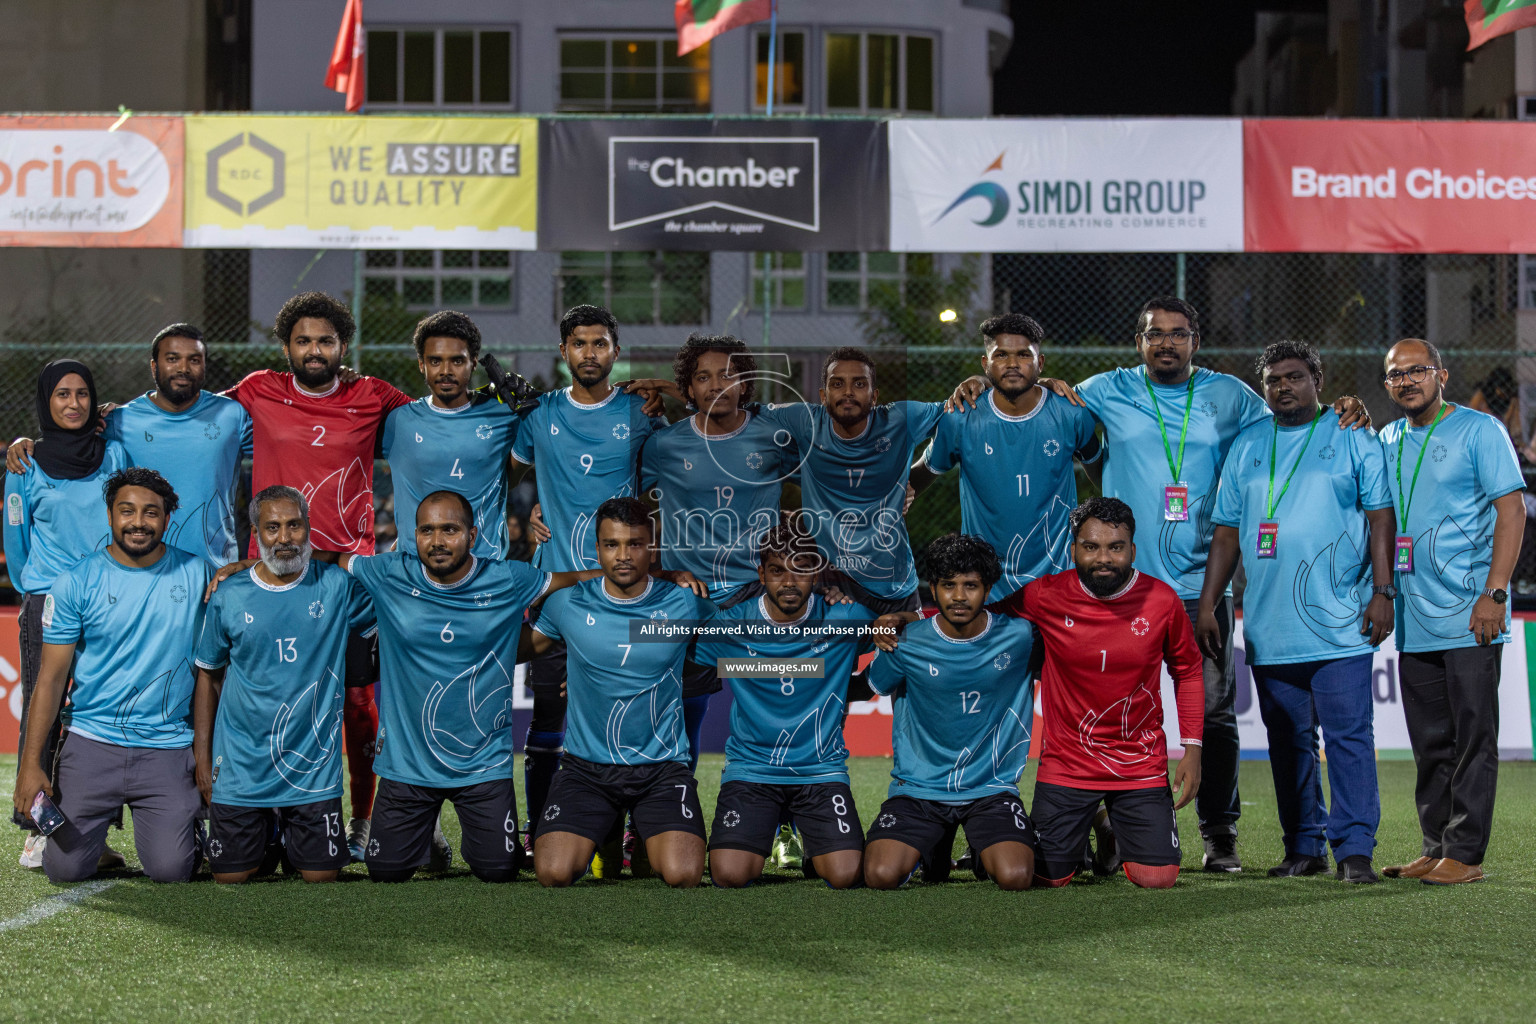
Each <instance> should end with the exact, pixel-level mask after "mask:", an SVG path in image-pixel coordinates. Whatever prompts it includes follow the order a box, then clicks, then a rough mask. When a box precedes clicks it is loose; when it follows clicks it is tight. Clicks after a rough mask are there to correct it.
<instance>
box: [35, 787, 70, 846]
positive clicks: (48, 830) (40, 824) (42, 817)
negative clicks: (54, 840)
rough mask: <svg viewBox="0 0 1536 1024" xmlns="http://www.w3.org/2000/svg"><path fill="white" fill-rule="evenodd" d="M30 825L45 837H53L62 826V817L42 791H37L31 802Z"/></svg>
mask: <svg viewBox="0 0 1536 1024" xmlns="http://www.w3.org/2000/svg"><path fill="white" fill-rule="evenodd" d="M32 824H33V825H35V826H36V827H37V831H38V832H39V833H41V834H42V835H45V836H51V835H53V833H54V832H55V831H56V830H57V829H58V827H59V826H60V825H62V824H64V815H62V814H60V813H59V809H58V808H57V807H55V806H54V804H53V801H52V800H50V799H48V794H47V793H44V792H43V791H42V790H38V791H37V797H36V799H34V800H33V801H32Z"/></svg>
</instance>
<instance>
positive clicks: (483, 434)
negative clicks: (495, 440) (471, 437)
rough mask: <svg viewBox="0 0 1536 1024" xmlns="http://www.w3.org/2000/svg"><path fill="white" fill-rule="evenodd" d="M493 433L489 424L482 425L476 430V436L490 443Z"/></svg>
mask: <svg viewBox="0 0 1536 1024" xmlns="http://www.w3.org/2000/svg"><path fill="white" fill-rule="evenodd" d="M491 433H492V431H491V425H490V424H489V423H482V424H480V425H479V426H478V427H476V428H475V436H476V437H478V438H479V439H480V440H482V441H489V440H490V439H491Z"/></svg>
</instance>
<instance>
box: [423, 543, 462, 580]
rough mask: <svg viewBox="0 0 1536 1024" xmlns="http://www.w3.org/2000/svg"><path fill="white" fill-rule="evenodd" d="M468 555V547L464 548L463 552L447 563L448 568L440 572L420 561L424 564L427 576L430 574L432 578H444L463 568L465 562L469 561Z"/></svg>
mask: <svg viewBox="0 0 1536 1024" xmlns="http://www.w3.org/2000/svg"><path fill="white" fill-rule="evenodd" d="M469 556H470V551H469V549H468V548H465V549H464V554H462V555H460V556H459V557H458V558H455V559H454V560H453V562H452V563H450V564H449V566H448V568H446V569H444V570H442V571H441V572H438V571H435V570H433V568H432V566H430V565H427V563H426V562H425V561H423V562H422V565H423V566H426V570H427V575H428V576H431V577H432V578H434V579H439V580H445V579H447V578H448V577H449V576H452V575H453V574H454V573H456V572H458V571H459V570H460V569H462V568H464V566H465V564H467V563H468V562H469Z"/></svg>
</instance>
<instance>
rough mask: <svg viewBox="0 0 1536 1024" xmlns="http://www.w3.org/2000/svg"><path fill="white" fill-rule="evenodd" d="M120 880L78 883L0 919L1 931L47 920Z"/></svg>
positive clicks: (109, 879) (105, 879)
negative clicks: (69, 888)
mask: <svg viewBox="0 0 1536 1024" xmlns="http://www.w3.org/2000/svg"><path fill="white" fill-rule="evenodd" d="M119 881H121V879H117V878H102V879H98V880H97V881H94V882H85V883H82V884H80V885H77V886H75V887H74V888H73V889H71V890H69V891H68V892H61V893H59V894H58V895H56V896H49V897H48V898H47V899H45V900H43V901H42V902H40V903H37V904H35V905H33V906H31V907H29V908H28V909H26V910H24V911H23V912H21V913H20V914H17V915H16V916H15V917H10V918H6V919H5V920H4V921H0V932H8V931H13V930H15V929H17V928H25V927H27V926H28V925H33V924H37V922H39V921H46V920H47V919H48V918H50V917H52V916H53V915H54V914H62V913H63V912H64V911H66V910H68V909H69V908H70V907H73V906H75V905H77V904H79V903H82V902H84V901H85V900H87V899H89V898H90V897H92V896H94V895H96V894H97V893H99V892H103V891H104V890H107V889H110V888H112V887H113V886H114V885H116V884H117V883H118V882H119Z"/></svg>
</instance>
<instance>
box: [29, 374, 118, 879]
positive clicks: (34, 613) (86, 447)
mask: <svg viewBox="0 0 1536 1024" xmlns="http://www.w3.org/2000/svg"><path fill="white" fill-rule="evenodd" d="M36 408H37V421H38V425H39V426H40V427H41V428H42V438H41V439H40V440H39V441H38V443H37V461H36V462H35V463H32V464H31V465H29V466H27V467H25V468H21V467H19V466H18V468H16V469H15V471H14V472H13V473H8V474H6V477H5V557H6V568H7V571H8V573H9V575H10V578H11V586H13V587H14V588H15V589H16V591H17V592H18V593H20V594H21V595H22V600H21V613H20V615H19V616H18V619H17V624H18V628H19V637H18V639H19V640H20V647H21V679H20V682H19V684H18V685H19V687H20V689H21V737H22V738H25V736H26V734H27V724H28V717H29V712H30V711H31V706H32V690H33V687H34V686H35V685H36V684H37V673H38V669H39V661H40V659H41V657H42V649H43V623H42V617H43V604H44V602H45V601H46V600H47V597H48V590H49V588H50V587H52V586H53V584H54V583H55V581H57V580H58V579H59V577H60V576H61V575H62V574H64V573H65V572H67V571H68V570H69V569H70V568H71V567H72V566H74V565H75V563H77V562H79V561H80V560H81V559H82V558H84V557H86V556H87V555H89V554H90V553H91V552H93V551H96V550H99V549H100V548H102V547H104V546H106V545H107V544H108V543H109V542H110V541H111V539H112V529H111V525H110V520H109V517H108V515H107V514H106V512H105V510H104V509H103V508H102V506H101V485H102V484H103V483H104V482H105V481H106V480H107V479H108V478H110V477H111V476H112V474H114V473H116V472H117V471H118V470H120V469H122V468H123V467H124V466H126V465H128V453H127V452H126V451H124V450H123V446H122V445H120V444H116V443H111V442H108V441H106V440H105V439H103V438H102V437H101V436H100V434H99V433H98V432H97V427H98V426H99V425H100V422H101V419H100V416H99V414H98V412H97V408H96V383H95V380H94V378H93V377H92V376H91V371H90V368H89V367H87V366H86V365H85V364H84V363H81V362H78V361H76V360H73V359H56V360H54V361H53V362H51V363H49V364H48V365H47V366H45V367H43V372H42V373H41V374H39V375H38V380H37V406H36ZM23 443H26V444H27V445H30V444H31V442H30V441H26V440H25V439H18V440H17V441H15V442H13V443H12V445H11V449H12V451H15V450H16V449H17V448H19V447H20V446H21V445H22V444H23ZM47 734H48V737H49V739H48V741H47V743H46V745H45V747H44V751H43V760H44V762H45V763H47V764H52V763H53V749H54V746H55V745H56V742H57V735H58V725H57V723H56V722H53V721H51V720H50V722H49V723H48V726H47ZM19 752H20V751H19V748H18V753H19ZM24 821H25V819H24V818H23V817H22V816H21V815H17V816H16V823H17V824H18V825H20V824H23V822H24ZM47 844H48V840H47V838H46V837H45V836H42V835H39V834H38V833H36V832H29V833H28V835H27V838H26V841H25V844H24V845H23V847H22V851H21V857H20V863H21V866H22V867H24V868H40V867H42V866H43V849H44V848H45V847H46V846H47ZM108 852H109V856H110V857H111V858H112V859H113V860H114V861H115V864H113V865H111V866H117V865H120V864H121V863H122V860H121V858H120V856H119V855H118V854H117V853H116V852H115V851H110V850H109V851H108Z"/></svg>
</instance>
